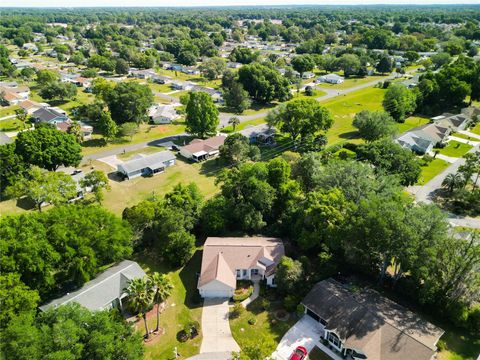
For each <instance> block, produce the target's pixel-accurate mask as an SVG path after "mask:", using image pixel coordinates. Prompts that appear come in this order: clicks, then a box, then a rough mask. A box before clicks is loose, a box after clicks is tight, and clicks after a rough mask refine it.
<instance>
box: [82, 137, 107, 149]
mask: <svg viewBox="0 0 480 360" xmlns="http://www.w3.org/2000/svg"><path fill="white" fill-rule="evenodd" d="M82 146H83V147H104V146H107V142H106V141H105V139H103V138H102V139H89V140H85V141H84V142H82Z"/></svg>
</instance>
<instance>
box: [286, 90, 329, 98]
mask: <svg viewBox="0 0 480 360" xmlns="http://www.w3.org/2000/svg"><path fill="white" fill-rule="evenodd" d="M326 94H327V93H326V92H325V91H322V90H313V95H312V96H308V95H305V91H300V94H299V93H297V92H296V91H295V93H293V97H292V100H296V99H316V98H318V97H320V96H324V95H326Z"/></svg>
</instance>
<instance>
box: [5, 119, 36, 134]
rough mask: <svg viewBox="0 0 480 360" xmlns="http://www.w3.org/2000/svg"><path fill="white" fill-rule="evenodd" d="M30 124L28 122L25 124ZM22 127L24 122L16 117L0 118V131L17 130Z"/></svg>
mask: <svg viewBox="0 0 480 360" xmlns="http://www.w3.org/2000/svg"><path fill="white" fill-rule="evenodd" d="M26 125H27V126H30V124H29V123H27V124H26ZM23 127H24V123H23V122H22V121H20V120H18V119H17V118H11V119H6V120H0V131H5V132H9V131H18V130H21V129H22V128H23Z"/></svg>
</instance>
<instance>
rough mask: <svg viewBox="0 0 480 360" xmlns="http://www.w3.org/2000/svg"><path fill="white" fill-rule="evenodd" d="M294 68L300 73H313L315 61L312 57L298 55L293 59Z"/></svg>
mask: <svg viewBox="0 0 480 360" xmlns="http://www.w3.org/2000/svg"><path fill="white" fill-rule="evenodd" d="M292 67H293V68H294V69H295V71H298V72H299V73H300V76H302V75H303V73H304V72H307V71H312V70H313V68H314V67H315V61H314V59H313V57H312V56H311V55H297V56H295V57H294V58H293V59H292Z"/></svg>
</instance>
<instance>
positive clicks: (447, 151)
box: [439, 140, 473, 158]
mask: <svg viewBox="0 0 480 360" xmlns="http://www.w3.org/2000/svg"><path fill="white" fill-rule="evenodd" d="M472 147H473V146H472V145H468V144H464V143H461V142H458V141H455V140H451V141H449V142H448V145H447V146H445V147H444V148H443V149H440V150H439V151H440V154H442V155H445V156H451V157H457V158H458V157H462V156H463V155H465V154H466V153H467V152H468V151H469V150H470V149H471V148H472Z"/></svg>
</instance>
